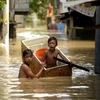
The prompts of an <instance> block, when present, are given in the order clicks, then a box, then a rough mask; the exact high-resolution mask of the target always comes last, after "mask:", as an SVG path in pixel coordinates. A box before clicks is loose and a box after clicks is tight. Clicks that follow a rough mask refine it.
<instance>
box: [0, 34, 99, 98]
mask: <svg viewBox="0 0 100 100" xmlns="http://www.w3.org/2000/svg"><path fill="white" fill-rule="evenodd" d="M25 34H27V33H24V35H25ZM30 36H31V35H30ZM35 37H36V36H35ZM22 39H24V38H23V36H21V35H18V38H17V41H16V45H12V44H13V43H12V42H11V44H10V46H9V47H10V54H9V55H7V54H6V50H5V46H4V45H3V44H0V91H1V92H0V100H99V99H96V93H95V86H96V85H95V84H96V79H95V74H94V72H93V68H94V41H79V40H78V41H69V40H67V41H59V42H58V44H59V45H58V46H59V48H61V50H62V51H63V52H64V53H65V54H66V55H67V57H68V58H69V59H71V60H72V62H74V63H75V64H78V65H80V66H83V67H87V68H89V69H90V70H91V72H86V71H83V70H80V69H78V68H73V75H72V77H47V78H40V79H33V80H30V79H18V78H17V77H18V72H19V68H20V65H21V63H22V61H21V40H22ZM99 91H100V90H99Z"/></svg>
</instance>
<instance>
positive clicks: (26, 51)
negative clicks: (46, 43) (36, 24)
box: [22, 49, 33, 57]
mask: <svg viewBox="0 0 100 100" xmlns="http://www.w3.org/2000/svg"><path fill="white" fill-rule="evenodd" d="M27 54H30V55H33V52H32V50H30V49H26V50H24V51H23V55H22V56H23V57H25V56H26V55H27Z"/></svg>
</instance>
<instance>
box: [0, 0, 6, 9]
mask: <svg viewBox="0 0 100 100" xmlns="http://www.w3.org/2000/svg"><path fill="white" fill-rule="evenodd" d="M5 3H6V0H0V10H2V8H3V6H4V4H5Z"/></svg>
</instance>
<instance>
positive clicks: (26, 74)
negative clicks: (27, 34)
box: [18, 49, 44, 78]
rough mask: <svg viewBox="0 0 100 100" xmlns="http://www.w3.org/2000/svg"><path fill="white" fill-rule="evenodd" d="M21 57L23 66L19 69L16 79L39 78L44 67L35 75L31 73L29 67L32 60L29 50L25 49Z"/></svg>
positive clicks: (31, 53)
mask: <svg viewBox="0 0 100 100" xmlns="http://www.w3.org/2000/svg"><path fill="white" fill-rule="evenodd" d="M22 57H23V64H22V65H21V67H20V71H19V76H18V78H39V76H40V75H41V73H42V71H43V69H44V66H42V65H41V69H40V71H39V72H38V73H37V74H36V75H35V74H33V73H32V71H31V69H30V67H29V65H30V63H31V61H32V59H33V52H32V51H31V50H30V49H26V50H24V51H23V54H22Z"/></svg>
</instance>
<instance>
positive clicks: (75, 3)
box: [60, 0, 96, 17]
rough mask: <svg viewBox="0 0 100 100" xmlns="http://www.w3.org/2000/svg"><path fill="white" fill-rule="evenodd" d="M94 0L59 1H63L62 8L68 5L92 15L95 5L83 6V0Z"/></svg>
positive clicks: (85, 0) (61, 0)
mask: <svg viewBox="0 0 100 100" xmlns="http://www.w3.org/2000/svg"><path fill="white" fill-rule="evenodd" d="M90 1H95V0H60V2H61V3H63V4H64V5H63V6H64V7H63V8H68V7H70V8H71V9H73V10H75V11H77V12H79V13H81V14H84V15H86V16H89V17H93V16H94V14H95V11H96V6H91V7H85V5H84V3H85V2H90Z"/></svg>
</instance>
